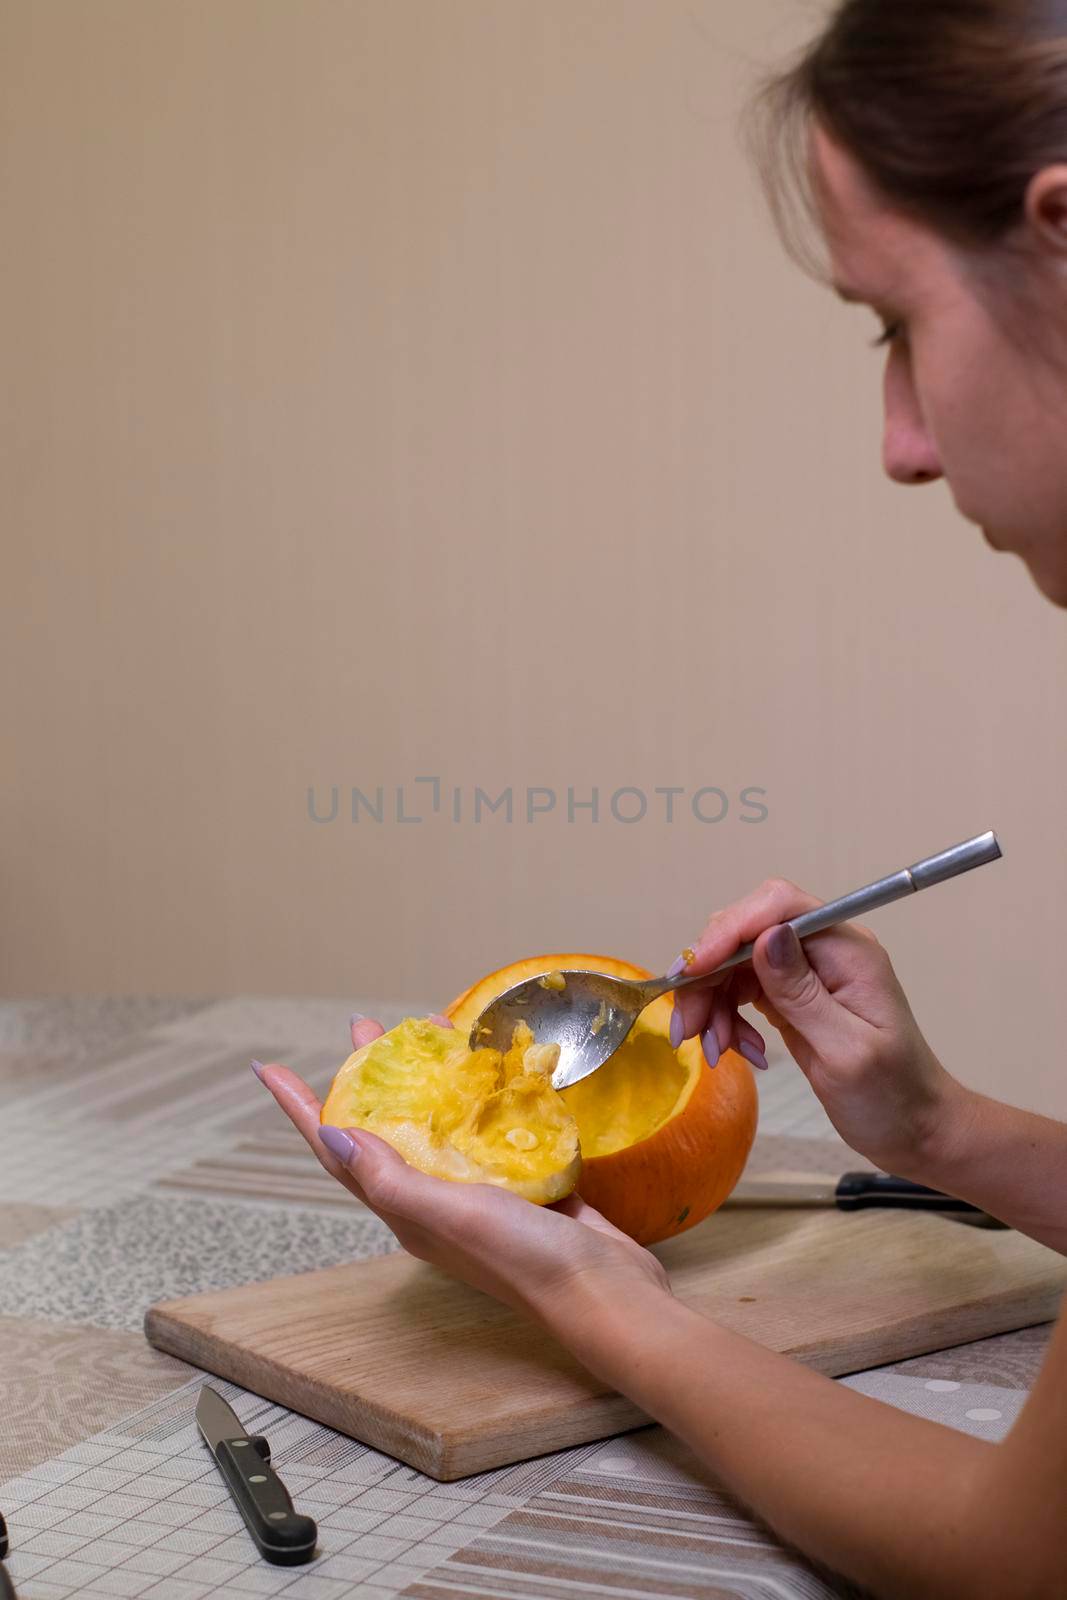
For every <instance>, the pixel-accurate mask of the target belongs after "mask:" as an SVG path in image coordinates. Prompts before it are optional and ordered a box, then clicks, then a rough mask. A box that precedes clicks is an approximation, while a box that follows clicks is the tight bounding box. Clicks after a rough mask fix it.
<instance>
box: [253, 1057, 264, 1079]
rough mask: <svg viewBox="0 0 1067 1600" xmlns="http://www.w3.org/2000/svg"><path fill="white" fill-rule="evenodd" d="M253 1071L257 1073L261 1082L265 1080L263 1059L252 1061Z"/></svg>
mask: <svg viewBox="0 0 1067 1600" xmlns="http://www.w3.org/2000/svg"><path fill="white" fill-rule="evenodd" d="M252 1071H253V1072H254V1073H255V1075H256V1077H257V1078H258V1079H259V1081H260V1083H262V1082H263V1063H262V1061H253V1063H252Z"/></svg>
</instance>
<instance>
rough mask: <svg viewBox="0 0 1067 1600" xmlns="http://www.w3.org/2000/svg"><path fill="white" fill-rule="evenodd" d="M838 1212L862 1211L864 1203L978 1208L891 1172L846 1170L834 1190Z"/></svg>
mask: <svg viewBox="0 0 1067 1600" xmlns="http://www.w3.org/2000/svg"><path fill="white" fill-rule="evenodd" d="M834 1194H835V1196H836V1203H837V1207H838V1209H839V1210H840V1211H862V1210H864V1209H865V1208H866V1207H867V1206H893V1207H900V1208H902V1209H904V1210H907V1211H980V1210H981V1207H980V1206H972V1205H971V1203H970V1201H969V1200H957V1199H956V1197H955V1195H951V1194H942V1192H941V1190H940V1189H928V1188H927V1187H926V1186H925V1184H922V1183H912V1181H911V1179H910V1178H895V1177H894V1176H893V1174H892V1173H891V1172H846V1173H845V1175H844V1177H843V1178H841V1179H840V1181H839V1182H838V1185H837V1188H836V1189H835V1190H834Z"/></svg>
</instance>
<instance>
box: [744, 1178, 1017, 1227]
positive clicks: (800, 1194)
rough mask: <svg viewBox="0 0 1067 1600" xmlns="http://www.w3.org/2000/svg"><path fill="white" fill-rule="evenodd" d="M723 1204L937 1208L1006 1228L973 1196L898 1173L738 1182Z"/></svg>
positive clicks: (962, 1218) (953, 1215) (956, 1219)
mask: <svg viewBox="0 0 1067 1600" xmlns="http://www.w3.org/2000/svg"><path fill="white" fill-rule="evenodd" d="M723 1204H724V1206H836V1208H837V1210H838V1211H865V1210H867V1208H868V1207H870V1206H878V1207H881V1208H885V1209H890V1210H894V1211H936V1212H939V1213H940V1214H941V1215H943V1216H946V1217H948V1218H950V1219H951V1220H952V1221H953V1222H969V1223H970V1224H971V1226H972V1227H975V1228H1006V1227H1007V1226H1008V1224H1007V1223H1006V1222H1000V1221H998V1219H997V1218H996V1217H991V1216H989V1214H988V1213H987V1212H985V1211H982V1210H981V1209H980V1208H979V1207H978V1206H972V1205H971V1203H970V1201H968V1200H958V1199H957V1198H956V1196H955V1195H951V1194H943V1193H942V1192H941V1190H940V1189H928V1188H927V1187H926V1186H925V1184H922V1183H912V1182H911V1180H910V1179H909V1178H897V1177H894V1176H893V1174H892V1173H890V1172H846V1173H845V1174H844V1176H843V1177H841V1178H839V1179H838V1181H837V1182H836V1183H834V1182H833V1181H832V1180H824V1181H821V1182H820V1181H813V1182H811V1183H772V1182H768V1183H739V1184H738V1185H737V1187H736V1188H735V1189H734V1190H733V1192H732V1193H731V1195H730V1196H729V1198H728V1199H727V1200H725V1201H724V1202H723Z"/></svg>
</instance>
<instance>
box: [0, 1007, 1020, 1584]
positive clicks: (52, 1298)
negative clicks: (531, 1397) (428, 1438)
mask: <svg viewBox="0 0 1067 1600" xmlns="http://www.w3.org/2000/svg"><path fill="white" fill-rule="evenodd" d="M409 1009H426V1008H419V1007H412V1008H400V1007H397V1006H386V1005H379V1004H377V1003H376V1002H374V1001H373V1000H369V999H363V1000H358V999H354V1000H351V1001H341V1000H339V1001H337V1002H331V1001H326V1000H284V999H283V1000H279V999H273V1000H256V999H249V998H244V999H229V1000H196V999H189V1000H175V999H135V1000H117V999H108V1000H85V999H80V1000H74V999H71V1000H58V999H49V1000H20V1001H11V1002H7V1003H6V1004H4V1005H2V1006H0V1105H2V1113H0V1114H2V1118H3V1135H4V1138H3V1160H2V1163H0V1511H3V1513H4V1515H5V1516H6V1518H7V1522H8V1528H9V1532H10V1536H11V1550H12V1554H11V1557H10V1559H9V1562H8V1566H9V1570H10V1572H11V1575H12V1577H13V1579H14V1581H15V1583H16V1586H17V1588H18V1592H19V1596H20V1600H62V1597H64V1596H68V1595H70V1596H82V1595H99V1596H105V1595H107V1596H135V1595H136V1596H146V1597H150V1600H202V1597H206V1596H216V1595H218V1596H223V1595H226V1596H233V1595H240V1594H248V1595H276V1594H284V1595H285V1596H286V1597H291V1600H340V1597H341V1596H346V1595H353V1594H358V1595H360V1596H361V1597H366V1600H385V1597H386V1596H394V1595H405V1596H409V1597H419V1600H460V1597H467V1596H489V1597H500V1600H503V1597H509V1600H514V1597H528V1600H608V1597H612V1600H616V1597H618V1600H623V1597H629V1596H633V1597H637V1596H648V1595H670V1596H674V1597H690V1596H692V1597H694V1600H697V1597H699V1600H713V1597H714V1600H719V1597H725V1596H738V1597H742V1600H788V1597H792V1596H796V1597H804V1600H824V1597H830V1596H847V1595H853V1594H855V1593H856V1591H855V1590H853V1589H852V1588H851V1587H850V1586H849V1585H847V1584H845V1583H843V1582H842V1581H841V1580H840V1579H838V1578H835V1577H834V1575H833V1574H830V1573H826V1572H823V1571H820V1570H817V1569H816V1568H814V1567H813V1566H812V1565H811V1564H810V1563H809V1562H807V1561H806V1560H805V1559H804V1558H803V1557H802V1556H800V1555H799V1554H797V1553H796V1552H795V1551H793V1550H790V1549H787V1548H784V1547H783V1546H782V1545H781V1544H780V1543H779V1542H778V1541H777V1540H776V1539H775V1538H774V1536H773V1535H772V1534H770V1533H769V1532H768V1531H767V1529H766V1528H764V1527H762V1526H761V1525H760V1524H758V1523H757V1522H754V1521H753V1520H752V1519H751V1518H750V1517H748V1516H747V1515H746V1514H745V1513H744V1512H743V1511H742V1510H741V1509H740V1508H739V1507H738V1506H737V1505H736V1504H735V1503H734V1502H733V1501H732V1500H731V1498H730V1497H729V1495H727V1494H725V1493H723V1492H722V1491H721V1490H720V1489H719V1488H718V1487H717V1486H716V1484H715V1483H714V1481H713V1480H712V1479H711V1478H710V1476H709V1475H708V1474H707V1472H706V1471H705V1470H704V1469H703V1468H702V1467H701V1465H700V1464H699V1462H697V1461H696V1460H695V1459H694V1458H693V1457H692V1456H691V1454H690V1453H689V1452H688V1451H687V1450H686V1449H685V1448H684V1447H683V1446H682V1445H681V1444H679V1443H678V1442H677V1441H676V1440H675V1439H673V1438H672V1436H670V1435H669V1434H667V1433H666V1432H665V1431H664V1430H663V1429H661V1428H659V1427H648V1428H644V1429H641V1430H639V1431H637V1432H633V1433H629V1434H624V1435H622V1436H620V1437H618V1438H615V1439H611V1440H607V1441H602V1442H600V1443H596V1444H591V1445H584V1446H579V1447H577V1448H574V1449H570V1450H564V1451H562V1452H560V1453H558V1454H556V1455H552V1456H542V1457H539V1458H538V1459H536V1460H533V1461H530V1462H526V1463H523V1464H521V1465H518V1466H513V1467H505V1468H500V1469H498V1470H496V1471H493V1472H487V1473H483V1474H480V1475H479V1476H477V1477H474V1478H467V1479H464V1480H462V1481H460V1482H457V1483H451V1484H439V1483H436V1482H435V1481H434V1480H433V1479H431V1478H425V1477H423V1476H422V1475H421V1474H420V1473H418V1472H416V1471H414V1470H413V1469H411V1468H410V1467H407V1466H403V1465H401V1464H399V1463H398V1462H396V1461H394V1460H393V1459H392V1458H391V1457H389V1456H383V1455H380V1454H379V1453H378V1452H377V1451H374V1450H370V1449H367V1448H365V1447H364V1446H363V1445H360V1444H357V1443H356V1442H355V1441H353V1440H351V1439H349V1438H347V1437H346V1436H345V1435H343V1434H338V1433H333V1432H332V1431H331V1430H330V1429H329V1428H326V1427H323V1426H321V1425H320V1424H319V1423H316V1422H311V1421H308V1420H307V1419H306V1418H304V1417H301V1416H298V1415H295V1414H293V1413H291V1412H287V1411H285V1410H283V1409H282V1408H280V1407H278V1406H275V1405H272V1404H269V1403H267V1402H265V1401H263V1400H261V1399H259V1398H258V1397H257V1396H256V1395H253V1394H249V1393H247V1392H245V1391H243V1390H241V1389H238V1388H237V1387H236V1386H235V1385H233V1384H230V1383H224V1382H221V1381H219V1382H218V1387H219V1388H220V1389H221V1391H222V1392H223V1393H224V1394H225V1395H226V1396H227V1398H228V1399H229V1400H230V1402H231V1404H232V1405H233V1406H234V1408H235V1409H236V1411H237V1412H238V1414H239V1415H240V1417H241V1418H242V1420H243V1422H244V1423H245V1425H246V1427H247V1428H248V1429H249V1431H250V1432H252V1431H258V1432H261V1433H264V1434H266V1435H267V1437H268V1438H269V1440H270V1442H271V1446H272V1453H273V1459H274V1462H275V1464H276V1466H277V1467H278V1470H279V1472H280V1473H281V1475H282V1477H283V1479H284V1481H285V1483H286V1485H287V1486H288V1488H289V1489H290V1491H291V1493H292V1495H293V1498H294V1500H295V1502H296V1505H297V1508H298V1509H299V1510H301V1511H303V1512H306V1513H308V1514H309V1515H310V1516H313V1517H314V1518H315V1519H316V1521H317V1522H318V1524H319V1530H320V1540H319V1553H318V1555H317V1557H316V1559H315V1560H314V1561H313V1562H312V1563H311V1564H309V1565H308V1566H306V1567H297V1568H279V1567H272V1566H269V1565H267V1564H266V1563H265V1562H263V1561H260V1560H259V1559H258V1557H257V1555H256V1552H255V1548H254V1546H253V1545H252V1543H251V1541H250V1540H249V1538H248V1536H247V1534H246V1532H245V1530H244V1525H243V1523H242V1522H241V1520H240V1517H239V1515H238V1513H237V1511H236V1509H235V1507H234V1505H233V1504H232V1502H231V1501H230V1499H229V1497H228V1495H227V1492H226V1489H225V1487H224V1485H223V1483H222V1480H221V1478H220V1477H219V1474H218V1472H217V1470H216V1468H215V1467H214V1465H213V1463H212V1461H211V1458H210V1457H209V1455H208V1454H207V1451H206V1450H205V1448H204V1446H203V1444H202V1443H201V1441H200V1438H199V1435H198V1434H197V1432H196V1430H195V1428H194V1425H193V1405H194V1402H195V1399H196V1395H197V1392H198V1390H199V1387H200V1382H201V1375H200V1373H199V1372H198V1371H197V1369H195V1368H193V1367H190V1366H188V1365H186V1364H185V1363H184V1362H182V1361H178V1360H175V1359H174V1358H172V1357H170V1356H167V1355H164V1354H162V1353H161V1352H160V1351H157V1350H154V1349H152V1348H151V1347H150V1346H149V1345H148V1344H147V1343H146V1342H145V1339H144V1336H143V1333H142V1331H141V1329H142V1319H143V1316H144V1312H145V1308H146V1307H147V1306H149V1305H150V1304H152V1302H154V1301H156V1300H162V1299H167V1298H171V1297H174V1296H179V1295H185V1294H190V1293H194V1292H196V1291H197V1290H201V1289H212V1288H216V1287H218V1288H221V1287H225V1286H227V1285H231V1284H238V1283H246V1282H251V1281H253V1280H258V1279H264V1278H270V1277H274V1276H277V1275H278V1273H279V1270H281V1271H284V1272H299V1271H303V1270H305V1269H308V1268H312V1267H322V1266H328V1265H332V1264H334V1263H336V1262H340V1261H345V1260H350V1259H352V1258H354V1257H360V1256H367V1255H375V1254H379V1253H381V1252H383V1251H387V1250H389V1249H391V1248H394V1241H393V1239H392V1235H391V1234H390V1233H389V1232H388V1230H387V1229H386V1228H385V1227H384V1226H383V1225H382V1224H381V1223H380V1222H379V1221H378V1219H377V1218H376V1217H375V1216H374V1215H373V1214H372V1213H369V1212H367V1211H366V1210H365V1209H363V1208H361V1207H360V1206H359V1205H358V1204H357V1203H356V1202H355V1201H353V1200H352V1199H351V1197H350V1196H348V1195H347V1194H346V1193H345V1192H344V1191H343V1190H342V1189H341V1187H340V1186H339V1185H337V1184H335V1183H334V1182H333V1181H332V1180H331V1179H330V1178H328V1177H327V1176H326V1174H325V1173H323V1172H322V1171H321V1169H319V1168H318V1167H317V1166H316V1165H315V1164H314V1162H313V1161H312V1160H311V1158H310V1156H309V1155H308V1153H307V1150H306V1148H305V1146H304V1144H303V1142H302V1141H301V1140H300V1139H299V1137H298V1136H297V1135H296V1134H295V1133H294V1132H293V1131H292V1130H291V1128H290V1127H289V1124H288V1123H287V1122H286V1121H285V1120H284V1118H283V1117H282V1116H281V1114H280V1113H279V1112H278V1111H277V1109H276V1107H275V1106H274V1104H273V1102H272V1101H271V1100H270V1099H269V1097H268V1095H267V1094H266V1092H265V1090H263V1089H262V1088H261V1087H259V1085H257V1083H256V1082H255V1079H254V1078H253V1077H252V1074H251V1073H250V1071H249V1067H248V1062H249V1059H250V1058H251V1057H252V1056H258V1057H259V1058H260V1059H261V1060H272V1059H273V1060H285V1061H288V1062H289V1063H290V1064H291V1065H292V1066H294V1067H296V1068H297V1069H298V1070H300V1071H302V1072H303V1073H304V1075H305V1076H306V1077H307V1078H308V1080H309V1081H310V1082H311V1083H313V1084H314V1085H315V1086H316V1087H317V1088H318V1089H319V1090H320V1091H321V1090H322V1089H324V1088H325V1086H326V1085H327V1084H328V1082H329V1080H330V1077H331V1076H332V1074H333V1072H334V1071H335V1070H336V1068H337V1066H338V1065H339V1064H340V1062H341V1061H342V1060H343V1058H344V1057H345V1055H346V1054H347V1053H348V1052H347V1043H346V1041H347V1020H348V1015H349V1012H350V1011H352V1010H359V1011H362V1012H364V1013H366V1014H368V1015H378V1016H381V1017H382V1019H383V1021H385V1022H386V1023H387V1025H388V1024H392V1023H393V1022H396V1021H398V1020H399V1018H400V1016H401V1015H403V1014H405V1013H406V1011H407V1010H409ZM760 1092H761V1123H760V1134H759V1137H758V1139H757V1143H756V1147H755V1150H754V1152H753V1156H752V1162H751V1166H750V1169H749V1171H750V1173H752V1174H756V1175H770V1174H772V1173H774V1174H778V1175H785V1174H800V1173H804V1174H813V1173H821V1174H824V1175H826V1176H837V1175H838V1174H839V1173H840V1172H842V1171H843V1170H845V1169H846V1168H848V1167H856V1166H862V1165H866V1163H864V1162H862V1161H861V1160H860V1159H859V1158H858V1157H856V1156H855V1155H853V1154H852V1152H850V1151H849V1150H848V1149H847V1148H846V1147H845V1146H844V1145H842V1144H841V1142H840V1141H839V1140H838V1139H837V1136H836V1135H835V1133H834V1131H833V1129H832V1128H831V1127H830V1124H829V1123H828V1122H827V1120H826V1118H825V1116H824V1114H823V1112H822V1109H821V1107H820V1106H819V1104H818V1102H817V1101H816V1100H815V1099H814V1097H813V1096H812V1095H811V1093H810V1091H809V1089H808V1087H807V1085H806V1083H805V1082H804V1079H803V1078H802V1076H801V1075H800V1074H799V1073H798V1072H797V1071H796V1070H795V1068H794V1067H793V1066H792V1065H791V1063H789V1062H788V1061H786V1060H784V1059H782V1058H778V1059H777V1060H773V1058H772V1070H771V1071H770V1072H769V1073H768V1074H766V1075H765V1076H762V1075H761V1079H760ZM948 1225H949V1224H946V1226H948ZM1049 1331H1050V1330H1049V1328H1048V1327H1045V1328H1032V1329H1027V1330H1025V1331H1023V1332H1020V1333H1015V1334H1007V1335H1004V1336H1002V1337H1000V1338H995V1339H985V1340H983V1341H981V1342H980V1343H977V1344H972V1345H967V1346H963V1347H961V1348H959V1349H954V1350H949V1351H943V1352H941V1353H939V1354H936V1355H929V1356H924V1357H921V1358H919V1359H917V1360H911V1361H905V1362H901V1363H899V1364H898V1365H896V1366H891V1367H886V1368H882V1369H880V1370H878V1371H874V1372H865V1373H861V1374H859V1375H858V1376H855V1377H850V1378H847V1379H843V1380H841V1381H843V1382H845V1383H847V1384H849V1385H850V1386H851V1387H853V1388H857V1389H860V1390H862V1391H863V1392H864V1393H866V1394H870V1395H875V1396H877V1397H878V1398H879V1399H881V1400H885V1401H888V1402H889V1403H890V1404H892V1405H896V1406H900V1407H901V1408H902V1409H904V1410H906V1411H911V1412H914V1413H916V1414H918V1415H921V1416H926V1417H933V1418H936V1419H937V1420H939V1421H941V1422H945V1423H948V1424H949V1425H950V1426H952V1427H955V1428H959V1429H962V1430H963V1431H965V1432H968V1433H973V1434H976V1435H979V1436H981V1437H983V1438H987V1439H996V1438H1000V1437H1001V1436H1002V1435H1003V1434H1004V1433H1005V1432H1006V1431H1007V1430H1008V1428H1009V1427H1010V1426H1011V1423H1012V1421H1013V1420H1014V1418H1015V1416H1016V1414H1017V1412H1018V1410H1019V1408H1020V1406H1021V1405H1022V1402H1023V1400H1024V1398H1025V1395H1026V1392H1027V1389H1028V1387H1029V1386H1030V1385H1031V1383H1032V1382H1033V1379H1034V1376H1035V1374H1036V1371H1037V1368H1038V1366H1039V1364H1040V1361H1041V1357H1042V1354H1043V1351H1044V1348H1045V1346H1046V1344H1047V1340H1048V1334H1049ZM215 1381H218V1380H215Z"/></svg>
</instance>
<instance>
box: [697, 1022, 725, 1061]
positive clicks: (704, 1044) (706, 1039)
mask: <svg viewBox="0 0 1067 1600" xmlns="http://www.w3.org/2000/svg"><path fill="white" fill-rule="evenodd" d="M700 1048H701V1049H702V1050H703V1052H704V1060H705V1061H706V1062H707V1064H708V1066H709V1067H713V1066H714V1065H715V1063H716V1062H717V1061H718V1059H719V1056H720V1055H721V1053H722V1052H721V1051H720V1049H719V1036H718V1034H717V1033H716V1032H715V1029H714V1028H709V1029H708V1031H707V1032H706V1033H705V1034H702V1035H701V1039H700Z"/></svg>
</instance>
